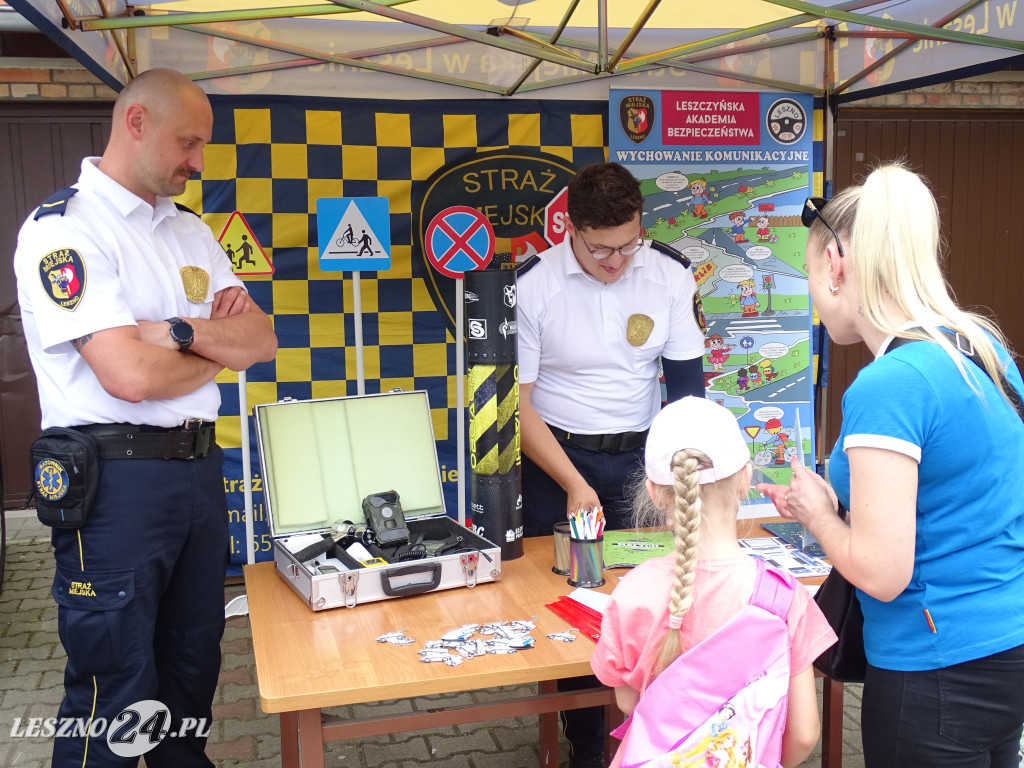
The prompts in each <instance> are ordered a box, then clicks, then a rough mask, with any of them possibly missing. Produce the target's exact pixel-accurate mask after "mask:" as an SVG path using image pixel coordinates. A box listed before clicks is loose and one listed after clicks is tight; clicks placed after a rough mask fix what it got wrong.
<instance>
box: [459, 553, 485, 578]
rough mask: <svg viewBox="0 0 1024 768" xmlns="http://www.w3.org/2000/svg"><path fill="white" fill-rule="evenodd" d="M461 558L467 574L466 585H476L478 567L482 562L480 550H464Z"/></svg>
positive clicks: (463, 569)
mask: <svg viewBox="0 0 1024 768" xmlns="http://www.w3.org/2000/svg"><path fill="white" fill-rule="evenodd" d="M459 559H460V560H461V561H462V571H463V573H465V574H466V586H467V587H475V586H476V567H477V564H478V563H479V562H480V553H479V552H464V553H463V554H461V555H459Z"/></svg>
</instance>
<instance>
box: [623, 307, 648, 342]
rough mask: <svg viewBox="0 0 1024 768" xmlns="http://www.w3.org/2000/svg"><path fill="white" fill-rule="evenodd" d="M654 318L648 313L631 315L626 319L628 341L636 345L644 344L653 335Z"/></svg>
mask: <svg viewBox="0 0 1024 768" xmlns="http://www.w3.org/2000/svg"><path fill="white" fill-rule="evenodd" d="M653 330H654V320H652V319H651V318H649V317H648V316H647V315H639V314H637V315H630V316H629V320H627V321H626V341H628V342H629V343H630V344H632V345H633V346H634V347H639V346H642V345H643V344H645V343H646V342H647V340H648V339H649V338H650V337H651V331H653Z"/></svg>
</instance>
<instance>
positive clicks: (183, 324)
mask: <svg viewBox="0 0 1024 768" xmlns="http://www.w3.org/2000/svg"><path fill="white" fill-rule="evenodd" d="M166 322H168V323H170V324H171V338H172V339H174V340H175V341H176V342H178V350H179V351H181V352H184V351H185V350H186V349H188V348H189V347H191V346H192V342H193V340H195V337H196V332H195V330H194V329H193V328H192V324H191V323H189V322H187V321H185V320H182V319H181V318H180V317H168V318H167V321H166Z"/></svg>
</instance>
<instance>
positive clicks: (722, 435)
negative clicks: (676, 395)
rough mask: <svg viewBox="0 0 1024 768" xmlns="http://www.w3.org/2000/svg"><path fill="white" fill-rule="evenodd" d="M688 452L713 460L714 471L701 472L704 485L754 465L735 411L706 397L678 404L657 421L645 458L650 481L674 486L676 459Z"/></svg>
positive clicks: (648, 435)
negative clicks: (673, 464)
mask: <svg viewBox="0 0 1024 768" xmlns="http://www.w3.org/2000/svg"><path fill="white" fill-rule="evenodd" d="M684 448H693V449H696V450H698V451H700V452H701V453H703V454H705V455H706V456H707V457H708V458H709V459H711V467H709V468H708V469H702V470H700V475H699V478H700V479H699V482H700V484H701V485H704V484H705V483H714V482H716V481H718V480H724V479H725V478H727V477H732V476H733V475H735V474H736V473H737V472H739V471H740V470H741V469H743V465H744V464H746V463H747V462H749V461H750V449H749V448H747V444H746V443H745V442H744V441H743V434H742V433H741V432H740V427H739V425H738V424H737V423H736V417H735V416H734V415H733V413H732V411H730V410H729V409H727V408H723V407H722V406H721V405H718V404H717V403H713V402H711V401H710V400H705V399H704V398H702V397H684V398H683V399H682V400H676V401H675V402H674V403H669V404H668V405H666V406H665V407H664V408H662V409H661V412H660V413H658V415H657V416H655V417H654V423H653V424H651V429H650V431H649V432H648V433H647V449H646V454H645V457H644V464H645V468H646V470H647V477H648V479H650V480H651V481H652V482H654V483H657V484H658V485H672V482H673V478H672V456H674V455H675V453H676V452H677V451H681V450H683V449H684Z"/></svg>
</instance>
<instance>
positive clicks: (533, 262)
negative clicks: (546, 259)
mask: <svg viewBox="0 0 1024 768" xmlns="http://www.w3.org/2000/svg"><path fill="white" fill-rule="evenodd" d="M540 262H541V258H540V254H537V255H536V256H531V257H530V258H529V259H527V260H526V261H524V262H522V263H521V264H519V265H518V266H517V267H516V278H517V279H518V278H520V277H522V276H523V275H525V274H526V273H527V272H529V271H530V270H531V269H533V268H534V267H535V266H537V265H538V264H540Z"/></svg>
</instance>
